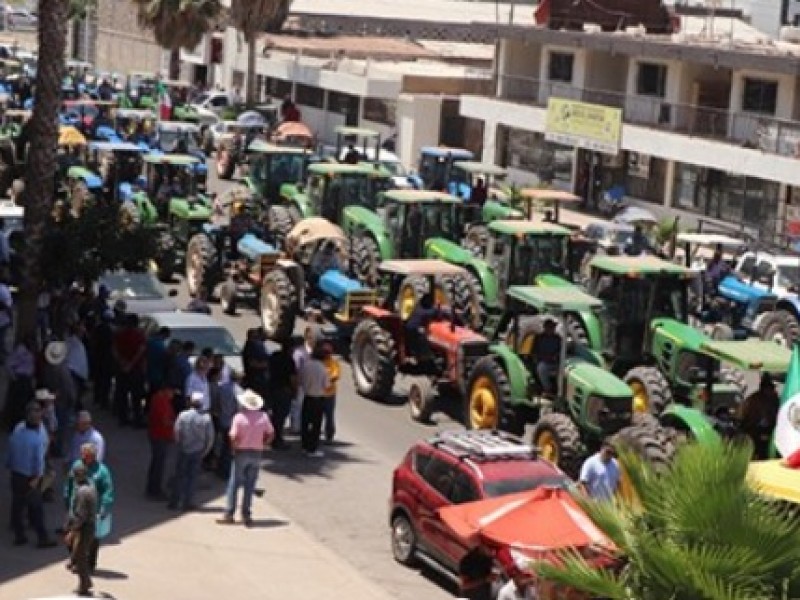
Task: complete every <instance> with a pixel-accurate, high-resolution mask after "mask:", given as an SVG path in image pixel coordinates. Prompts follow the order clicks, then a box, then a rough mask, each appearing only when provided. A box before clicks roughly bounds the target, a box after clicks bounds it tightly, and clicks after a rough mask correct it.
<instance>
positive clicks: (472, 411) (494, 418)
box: [464, 356, 520, 434]
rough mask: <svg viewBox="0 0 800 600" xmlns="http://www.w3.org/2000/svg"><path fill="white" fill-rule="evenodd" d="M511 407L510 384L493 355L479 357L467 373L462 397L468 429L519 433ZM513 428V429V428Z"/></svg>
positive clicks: (465, 422)
mask: <svg viewBox="0 0 800 600" xmlns="http://www.w3.org/2000/svg"><path fill="white" fill-rule="evenodd" d="M509 411H513V409H512V408H511V384H510V383H509V382H508V376H507V375H506V372H505V371H504V370H503V367H502V366H500V363H498V362H497V361H496V360H495V359H494V358H493V357H491V356H486V357H484V358H482V359H480V360H479V361H478V362H477V363H475V366H474V367H473V369H472V372H471V373H469V374H468V379H467V388H466V394H465V398H464V426H465V427H466V428H467V429H503V430H506V431H511V433H515V434H518V433H520V431H518V429H519V427H518V423H519V420H518V419H516V418H515V416H514V413H513V412H509ZM514 430H516V431H514Z"/></svg>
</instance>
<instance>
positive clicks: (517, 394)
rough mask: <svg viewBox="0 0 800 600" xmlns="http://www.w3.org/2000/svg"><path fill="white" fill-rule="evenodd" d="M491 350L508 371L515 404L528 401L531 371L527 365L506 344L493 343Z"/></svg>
mask: <svg viewBox="0 0 800 600" xmlns="http://www.w3.org/2000/svg"><path fill="white" fill-rule="evenodd" d="M489 351H490V352H491V353H492V354H494V356H495V359H496V360H497V362H499V363H500V365H501V366H502V367H503V369H504V370H505V372H506V376H507V377H508V383H509V386H510V387H511V398H512V400H513V402H514V403H515V404H518V403H525V402H527V401H528V380H529V379H530V373H529V372H528V369H527V368H526V367H525V363H524V362H523V361H522V359H521V358H520V357H519V356H518V355H517V354H516V353H515V352H514V350H513V349H512V348H510V347H509V346H506V345H505V344H493V345H491V346H489Z"/></svg>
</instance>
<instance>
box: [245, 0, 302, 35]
mask: <svg viewBox="0 0 800 600" xmlns="http://www.w3.org/2000/svg"><path fill="white" fill-rule="evenodd" d="M290 6H291V0H232V4H231V13H230V14H231V22H232V23H233V25H234V26H235V27H236V28H237V29H239V31H241V32H242V33H243V34H244V37H245V39H246V40H247V41H248V42H250V41H252V40H253V39H254V38H255V36H256V35H257V34H259V33H261V32H264V31H271V32H276V31H280V30H281V27H283V23H284V22H285V21H286V18H287V17H288V16H289V7H290Z"/></svg>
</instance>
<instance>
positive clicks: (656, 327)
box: [650, 319, 711, 352]
mask: <svg viewBox="0 0 800 600" xmlns="http://www.w3.org/2000/svg"><path fill="white" fill-rule="evenodd" d="M650 329H651V330H652V331H653V333H656V334H659V335H663V336H664V337H667V338H669V339H670V340H671V341H672V342H673V343H674V344H675V345H676V346H677V347H678V348H683V349H685V350H689V351H692V352H703V351H702V349H701V347H702V345H703V344H705V343H706V342H709V341H711V338H709V337H708V336H707V335H706V334H704V333H703V332H702V331H700V330H698V329H695V328H694V327H692V326H690V325H686V324H685V323H681V322H680V321H676V320H675V319H654V320H653V322H652V323H651V324H650Z"/></svg>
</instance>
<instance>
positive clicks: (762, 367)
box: [700, 339, 792, 375]
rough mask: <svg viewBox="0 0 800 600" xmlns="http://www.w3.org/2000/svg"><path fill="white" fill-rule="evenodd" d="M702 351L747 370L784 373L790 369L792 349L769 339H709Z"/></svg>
mask: <svg viewBox="0 0 800 600" xmlns="http://www.w3.org/2000/svg"><path fill="white" fill-rule="evenodd" d="M700 349H701V351H703V352H704V353H706V354H709V355H710V356H713V357H714V358H717V359H719V360H721V361H723V362H726V363H728V364H731V365H734V366H736V367H738V368H740V369H743V370H745V371H763V372H765V373H772V374H781V375H782V374H784V373H786V371H788V370H789V362H790V360H791V358H792V351H791V350H789V349H788V348H786V347H784V346H781V345H779V344H776V343H775V342H772V341H768V340H756V339H750V340H731V341H724V342H723V341H717V340H707V341H705V342H703V344H702V345H701V347H700Z"/></svg>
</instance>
